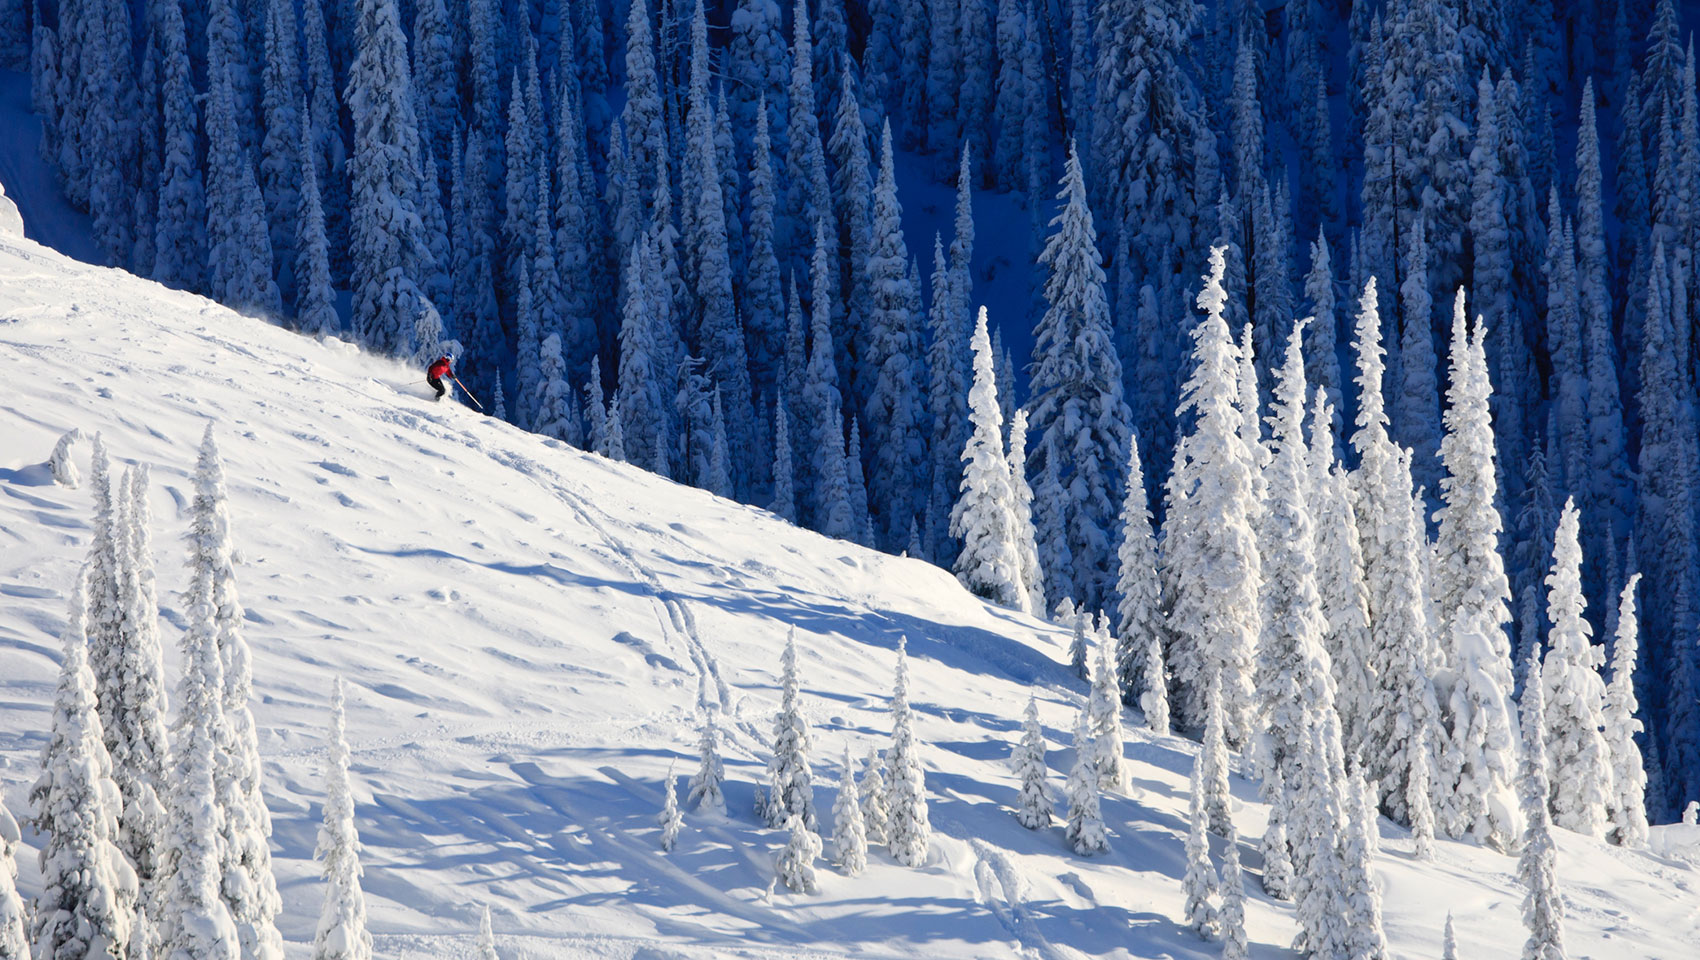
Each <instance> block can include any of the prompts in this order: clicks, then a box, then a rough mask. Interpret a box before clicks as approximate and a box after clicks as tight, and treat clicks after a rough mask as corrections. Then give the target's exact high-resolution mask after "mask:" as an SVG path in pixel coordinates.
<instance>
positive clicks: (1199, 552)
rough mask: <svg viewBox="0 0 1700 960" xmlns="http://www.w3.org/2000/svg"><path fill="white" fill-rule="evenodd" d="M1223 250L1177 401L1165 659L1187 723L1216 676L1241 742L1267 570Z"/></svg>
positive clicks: (1248, 717)
mask: <svg viewBox="0 0 1700 960" xmlns="http://www.w3.org/2000/svg"><path fill="white" fill-rule="evenodd" d="M1224 257H1225V250H1224V248H1222V247H1216V248H1214V249H1212V250H1211V251H1210V272H1209V273H1208V274H1207V275H1206V276H1205V280H1204V289H1203V290H1202V291H1201V292H1200V293H1199V295H1198V306H1199V309H1201V310H1203V311H1204V319H1203V320H1202V321H1201V322H1200V323H1198V324H1197V325H1196V326H1195V327H1194V328H1193V330H1192V337H1193V341H1194V344H1195V346H1194V349H1193V370H1192V375H1191V376H1190V377H1189V378H1188V379H1187V382H1186V384H1185V386H1183V387H1182V389H1181V403H1180V407H1179V409H1178V410H1177V411H1176V416H1177V417H1190V418H1191V419H1192V424H1193V426H1192V429H1191V431H1190V432H1188V433H1185V434H1184V435H1183V436H1182V437H1181V439H1180V442H1179V443H1178V444H1177V445H1176V448H1175V469H1174V474H1173V475H1172V476H1171V478H1170V481H1169V482H1170V485H1171V488H1172V489H1173V490H1174V491H1175V495H1174V496H1173V503H1172V506H1171V508H1170V513H1169V517H1168V521H1167V522H1168V530H1167V531H1166V532H1165V543H1166V544H1167V548H1166V560H1167V565H1168V566H1169V568H1170V571H1171V575H1172V576H1173V577H1174V583H1175V589H1176V595H1175V597H1174V601H1173V606H1172V609H1171V612H1170V615H1169V625H1170V629H1171V631H1172V632H1173V636H1174V640H1173V643H1172V645H1171V647H1170V651H1169V667H1170V669H1171V670H1173V671H1174V675H1175V680H1176V682H1177V684H1178V685H1179V687H1180V693H1181V702H1180V705H1179V706H1180V722H1181V725H1182V726H1185V727H1193V728H1196V727H1198V726H1199V725H1200V724H1202V723H1203V722H1204V715H1205V709H1206V703H1205V694H1206V692H1207V691H1208V690H1209V689H1210V687H1211V685H1212V684H1216V683H1220V684H1221V688H1222V700H1223V702H1222V709H1223V712H1224V716H1225V723H1226V733H1227V737H1228V740H1229V742H1230V743H1233V744H1243V743H1245V742H1246V740H1247V737H1248V736H1249V735H1250V733H1251V724H1252V684H1251V679H1252V655H1253V650H1254V648H1255V646H1256V643H1257V635H1258V630H1259V611H1258V598H1257V593H1258V583H1259V578H1260V577H1261V573H1260V572H1259V559H1258V549H1257V535H1256V533H1255V532H1254V531H1253V529H1252V514H1253V512H1254V510H1255V509H1256V507H1257V504H1255V503H1254V502H1253V484H1252V473H1253V470H1254V466H1253V460H1252V456H1253V454H1252V451H1250V450H1248V449H1247V448H1246V445H1245V441H1244V439H1243V433H1244V432H1243V431H1242V430H1241V424H1240V419H1241V416H1242V414H1241V412H1240V408H1239V405H1238V404H1239V394H1240V391H1239V356H1238V351H1237V350H1236V349H1235V347H1234V342H1233V340H1232V339H1231V338H1230V336H1229V333H1228V325H1227V321H1226V320H1225V319H1224V317H1223V311H1224V309H1225V308H1226V305H1227V292H1226V291H1225V290H1224V289H1223V287H1222V274H1223V271H1224V269H1225V268H1226V261H1225V259H1224Z"/></svg>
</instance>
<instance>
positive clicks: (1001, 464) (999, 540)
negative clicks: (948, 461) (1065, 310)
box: [950, 307, 1028, 611]
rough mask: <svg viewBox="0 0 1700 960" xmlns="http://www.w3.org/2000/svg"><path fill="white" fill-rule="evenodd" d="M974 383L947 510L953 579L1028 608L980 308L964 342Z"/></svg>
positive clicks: (1006, 603) (1010, 604)
mask: <svg viewBox="0 0 1700 960" xmlns="http://www.w3.org/2000/svg"><path fill="white" fill-rule="evenodd" d="M969 343H970V346H971V348H972V349H973V351H974V385H973V387H972V388H970V389H969V391H968V409H969V419H970V421H971V422H972V423H973V433H972V435H970V437H969V438H968V444H967V446H966V447H965V448H964V449H963V451H962V462H963V463H964V464H966V467H965V468H964V471H963V476H962V492H961V495H960V496H959V497H958V498H957V500H956V505H955V506H954V507H952V508H951V511H950V535H951V536H953V537H955V538H956V539H958V540H960V541H962V552H961V553H959V554H957V557H956V564H955V567H956V578H957V579H958V580H960V581H962V585H963V586H965V587H967V588H968V590H969V591H970V592H971V593H973V594H975V595H976V596H980V597H985V598H986V599H988V600H991V601H993V602H994V603H998V604H1001V605H1003V606H1006V607H1011V608H1013V609H1016V610H1022V611H1026V610H1027V609H1028V597H1027V589H1026V581H1025V578H1024V577H1023V575H1022V573H1023V571H1022V564H1021V547H1020V544H1019V543H1018V542H1017V540H1016V533H1017V531H1016V524H1015V491H1014V490H1012V489H1011V488H1010V464H1009V463H1007V462H1005V460H1004V446H1003V414H1002V413H1001V412H1000V411H999V409H998V394H997V384H996V383H995V382H993V370H992V343H991V338H990V337H989V336H988V335H987V333H986V308H985V307H981V308H980V313H979V316H978V317H977V318H976V319H975V321H974V335H973V337H972V338H971V339H970V341H969Z"/></svg>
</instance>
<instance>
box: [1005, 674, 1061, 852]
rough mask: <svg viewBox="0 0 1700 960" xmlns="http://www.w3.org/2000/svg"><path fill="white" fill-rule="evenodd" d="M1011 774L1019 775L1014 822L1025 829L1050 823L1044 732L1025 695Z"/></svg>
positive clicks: (1033, 700)
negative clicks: (1025, 699)
mask: <svg viewBox="0 0 1700 960" xmlns="http://www.w3.org/2000/svg"><path fill="white" fill-rule="evenodd" d="M1010 760H1011V764H1010V765H1011V766H1012V767H1014V769H1015V775H1016V776H1017V777H1019V778H1021V791H1020V793H1019V795H1018V799H1017V806H1016V808H1015V819H1016V822H1018V823H1020V824H1021V825H1022V826H1024V827H1026V828H1027V829H1029V830H1038V829H1040V828H1042V827H1048V826H1050V825H1051V820H1052V818H1053V816H1054V814H1053V812H1052V811H1053V808H1052V805H1051V793H1050V789H1049V788H1048V786H1047V785H1046V781H1047V780H1048V779H1049V777H1050V769H1049V768H1048V767H1046V766H1045V731H1044V728H1042V727H1040V726H1039V702H1038V699H1037V698H1036V697H1035V696H1034V695H1033V694H1028V695H1027V713H1026V714H1025V715H1024V716H1023V718H1022V721H1021V741H1020V742H1019V743H1018V744H1016V747H1015V752H1014V756H1012V757H1011V758H1010Z"/></svg>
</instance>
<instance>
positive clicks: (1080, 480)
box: [1028, 141, 1133, 609]
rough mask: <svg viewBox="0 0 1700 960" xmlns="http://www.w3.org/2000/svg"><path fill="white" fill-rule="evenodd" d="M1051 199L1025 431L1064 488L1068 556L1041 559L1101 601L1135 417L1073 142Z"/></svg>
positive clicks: (1076, 589) (1094, 605) (1081, 597)
mask: <svg viewBox="0 0 1700 960" xmlns="http://www.w3.org/2000/svg"><path fill="white" fill-rule="evenodd" d="M1057 198H1058V199H1060V200H1062V201H1064V206H1063V209H1062V211H1061V212H1060V213H1058V214H1057V216H1056V218H1055V219H1053V220H1052V221H1051V226H1052V227H1053V228H1054V230H1053V232H1052V233H1051V237H1050V240H1049V241H1048V242H1047V243H1046V245H1045V250H1044V252H1043V253H1041V254H1040V256H1039V261H1040V263H1042V264H1044V265H1045V267H1046V268H1047V270H1048V277H1047V279H1046V281H1045V288H1044V296H1045V303H1046V305H1047V306H1046V309H1045V313H1044V316H1043V317H1042V318H1041V319H1040V320H1039V323H1038V325H1037V326H1036V327H1035V328H1034V331H1033V338H1034V343H1033V363H1032V366H1031V368H1030V369H1031V374H1030V376H1029V381H1028V387H1029V390H1030V391H1031V394H1032V398H1033V400H1032V407H1031V409H1032V414H1031V421H1032V429H1033V430H1034V432H1036V433H1037V434H1038V435H1039V436H1041V437H1042V438H1044V443H1045V446H1044V450H1045V454H1046V456H1047V458H1048V457H1050V456H1051V455H1052V454H1055V455H1056V456H1057V457H1058V458H1059V459H1060V462H1059V463H1058V464H1057V465H1056V467H1055V469H1056V471H1057V477H1058V479H1059V480H1060V482H1061V483H1062V484H1063V489H1064V490H1065V491H1066V495H1067V502H1066V506H1065V507H1064V508H1063V511H1062V513H1063V517H1064V519H1065V520H1066V523H1067V538H1068V545H1069V552H1070V555H1071V558H1072V563H1071V564H1070V565H1067V566H1064V565H1062V564H1056V563H1052V562H1051V558H1050V557H1048V556H1047V557H1045V563H1044V567H1045V572H1046V576H1047V582H1049V583H1050V584H1051V592H1052V593H1053V594H1055V595H1056V596H1057V597H1064V596H1071V597H1074V598H1075V600H1076V601H1077V602H1079V603H1083V604H1085V605H1086V606H1087V607H1088V608H1091V609H1099V608H1104V607H1108V606H1109V604H1110V599H1111V597H1112V596H1113V590H1114V584H1115V553H1114V530H1115V524H1116V515H1117V513H1118V512H1119V506H1118V501H1119V500H1120V499H1121V493H1122V489H1123V487H1122V478H1121V477H1120V476H1119V471H1117V470H1116V464H1117V463H1118V461H1119V460H1120V459H1121V457H1122V451H1124V450H1126V449H1127V448H1128V438H1129V435H1130V431H1131V426H1130V424H1131V423H1132V421H1133V416H1132V413H1131V412H1130V411H1129V410H1128V407H1127V403H1126V402H1125V401H1124V400H1123V399H1122V366H1121V360H1120V359H1119V358H1118V357H1117V355H1116V348H1115V341H1114V336H1113V333H1112V331H1111V326H1110V308H1109V302H1108V300H1106V298H1105V295H1104V270H1103V267H1102V266H1101V264H1102V262H1103V261H1102V258H1101V257H1100V256H1099V253H1098V246H1097V231H1096V230H1095V229H1094V228H1093V225H1092V211H1091V210H1090V208H1089V207H1088V206H1087V203H1086V181H1085V176H1084V174H1083V173H1082V171H1081V164H1080V157H1079V156H1078V154H1077V153H1076V152H1075V148H1074V144H1073V142H1072V141H1071V142H1070V145H1069V158H1068V162H1067V164H1066V166H1065V170H1064V173H1063V179H1062V188H1061V190H1060V191H1059V192H1058V193H1057ZM1047 469H1049V468H1047Z"/></svg>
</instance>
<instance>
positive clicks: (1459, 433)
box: [1430, 288, 1518, 850]
mask: <svg viewBox="0 0 1700 960" xmlns="http://www.w3.org/2000/svg"><path fill="white" fill-rule="evenodd" d="M1486 337H1487V331H1486V324H1485V318H1484V319H1479V320H1478V321H1477V324H1476V331H1475V335H1474V336H1471V334H1470V332H1469V323H1468V321H1467V319H1466V315H1465V312H1464V291H1463V289H1462V288H1460V289H1459V290H1458V295H1457V297H1456V298H1455V299H1454V301H1453V309H1452V383H1451V386H1450V387H1448V389H1447V401H1448V408H1447V411H1446V437H1445V438H1444V439H1442V440H1441V442H1440V458H1441V460H1442V462H1443V463H1444V464H1445V466H1446V476H1445V478H1444V479H1442V480H1441V481H1440V487H1441V498H1442V499H1443V500H1444V501H1445V502H1446V505H1445V506H1443V507H1441V509H1440V510H1438V511H1436V513H1435V516H1436V518H1437V519H1438V520H1439V522H1440V532H1439V537H1438V539H1437V541H1436V543H1435V550H1434V560H1433V562H1432V563H1431V565H1430V568H1431V570H1432V573H1431V578H1432V582H1431V584H1430V592H1431V594H1432V596H1433V606H1432V609H1433V610H1434V611H1435V615H1436V617H1437V619H1438V623H1437V624H1436V627H1437V628H1438V629H1437V631H1436V636H1437V637H1438V638H1439V642H1440V649H1441V656H1442V664H1441V666H1442V669H1441V670H1440V671H1439V672H1438V673H1436V674H1434V675H1433V679H1434V687H1435V699H1436V701H1437V704H1438V705H1439V706H1440V710H1441V723H1442V732H1441V737H1440V738H1439V739H1437V740H1435V741H1432V742H1433V744H1434V749H1435V756H1436V758H1437V761H1438V763H1437V769H1438V774H1439V775H1438V776H1437V778H1436V783H1435V789H1434V793H1435V801H1436V804H1437V807H1438V809H1439V812H1440V817H1439V821H1440V826H1441V828H1442V829H1443V830H1445V831H1446V833H1447V834H1448V835H1449V836H1454V837H1458V836H1463V835H1465V834H1469V835H1471V836H1473V837H1475V838H1476V839H1477V840H1478V841H1479V842H1481V843H1484V844H1487V845H1489V846H1492V847H1494V848H1495V849H1498V850H1510V849H1511V848H1512V846H1513V845H1514V844H1515V842H1516V836H1517V826H1518V825H1517V822H1516V818H1515V816H1514V814H1513V813H1512V810H1513V806H1512V802H1511V799H1512V796H1513V791H1512V778H1513V774H1514V772H1515V771H1514V769H1513V768H1514V766H1515V763H1516V755H1517V742H1516V736H1515V731H1514V728H1513V725H1512V712H1511V709H1512V708H1511V690H1512V676H1511V643H1510V639H1509V638H1508V636H1507V634H1506V631H1505V628H1506V625H1507V624H1508V623H1510V622H1511V611H1510V601H1511V586H1510V583H1509V581H1508V580H1507V579H1506V576H1505V563H1504V560H1503V559H1502V558H1501V556H1500V553H1499V540H1500V534H1501V530H1502V527H1503V525H1502V523H1501V522H1500V516H1499V507H1498V496H1499V490H1498V484H1497V481H1496V477H1495V469H1494V424H1493V421H1492V413H1491V411H1490V409H1489V403H1490V401H1491V398H1492V393H1493V390H1492V387H1491V385H1490V384H1489V382H1488V365H1487V348H1486Z"/></svg>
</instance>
